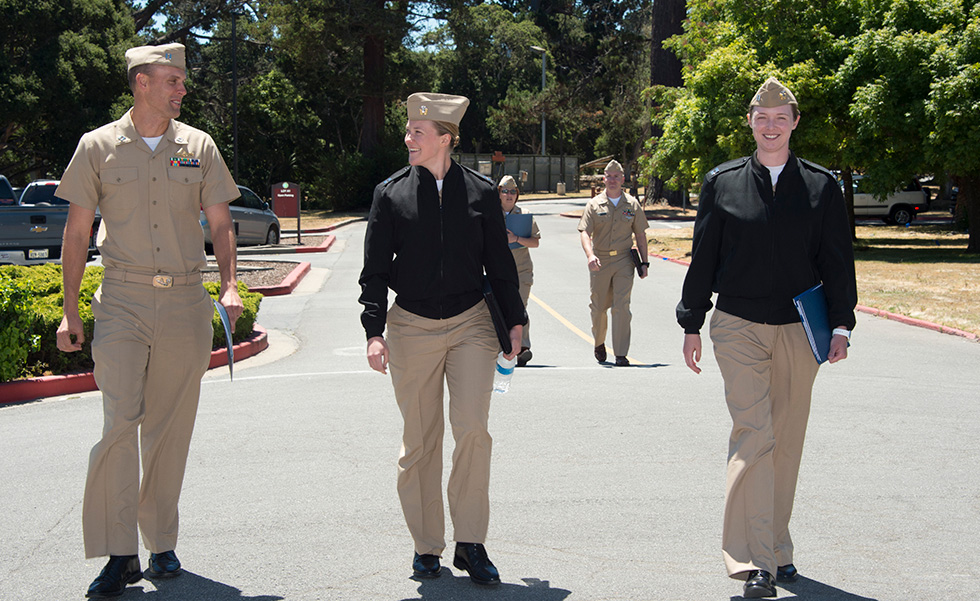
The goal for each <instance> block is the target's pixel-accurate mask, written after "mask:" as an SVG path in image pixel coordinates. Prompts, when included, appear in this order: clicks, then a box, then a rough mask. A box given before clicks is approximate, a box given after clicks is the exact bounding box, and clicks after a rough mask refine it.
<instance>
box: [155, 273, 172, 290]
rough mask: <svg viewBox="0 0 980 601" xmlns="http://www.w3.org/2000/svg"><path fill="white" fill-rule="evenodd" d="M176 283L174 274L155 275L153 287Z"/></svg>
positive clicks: (168, 286) (170, 285) (165, 286)
mask: <svg viewBox="0 0 980 601" xmlns="http://www.w3.org/2000/svg"><path fill="white" fill-rule="evenodd" d="M173 285H174V276H172V275H155V276H153V287H154V288H170V287H172V286H173Z"/></svg>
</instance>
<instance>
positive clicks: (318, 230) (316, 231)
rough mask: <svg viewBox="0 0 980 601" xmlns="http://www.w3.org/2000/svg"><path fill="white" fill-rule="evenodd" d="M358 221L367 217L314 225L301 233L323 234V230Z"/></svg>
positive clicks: (332, 229)
mask: <svg viewBox="0 0 980 601" xmlns="http://www.w3.org/2000/svg"><path fill="white" fill-rule="evenodd" d="M358 221H367V217H352V218H351V219H348V220H347V221H341V222H339V223H335V224H333V225H328V226H326V227H315V228H312V229H308V230H303V233H304V234H323V233H325V232H332V231H334V230H335V229H337V228H339V227H344V226H345V225H350V224H352V223H357V222H358ZM289 231H290V232H292V231H293V230H289Z"/></svg>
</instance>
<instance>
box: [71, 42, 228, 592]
mask: <svg viewBox="0 0 980 601" xmlns="http://www.w3.org/2000/svg"><path fill="white" fill-rule="evenodd" d="M126 63H127V69H128V71H129V84H130V88H131V89H132V91H133V100H134V103H133V108H132V109H131V110H129V111H128V112H127V113H126V114H125V115H123V117H122V118H121V119H119V120H118V121H115V122H113V123H109V124H108V125H104V126H102V127H100V128H98V129H96V130H94V131H91V132H89V133H87V134H85V135H84V136H82V139H81V140H80V141H79V143H78V148H77V149H76V150H75V155H74V156H73V157H72V160H71V163H70V164H69V165H68V169H67V170H66V171H65V173H64V175H63V176H62V179H61V184H60V185H59V187H58V190H57V194H58V196H59V197H61V198H64V199H66V200H68V201H69V202H70V203H71V206H70V208H69V211H68V224H67V226H66V227H65V234H64V247H63V251H62V264H63V270H64V291H65V300H64V318H63V319H62V322H61V326H60V327H59V328H58V348H60V349H61V350H63V351H65V352H72V351H76V350H79V349H80V348H81V345H82V343H83V342H84V341H85V334H84V331H83V329H82V321H81V319H80V317H79V312H78V303H79V298H78V296H79V288H80V286H81V281H82V275H83V272H84V269H85V260H86V252H87V247H88V238H89V232H90V230H91V227H92V222H93V218H94V216H95V210H96V209H99V211H100V212H101V214H102V227H101V228H100V231H99V236H98V246H99V251H100V252H101V254H102V263H103V265H104V266H105V276H104V278H103V282H102V285H101V286H100V287H99V289H98V291H97V292H96V293H95V297H94V299H93V300H92V312H93V314H94V315H95V335H94V338H93V340H92V355H93V358H94V359H95V381H96V383H97V384H98V386H99V389H100V390H101V391H102V398H103V411H104V415H105V424H104V428H103V432H102V440H101V441H100V442H99V443H98V444H97V445H95V447H94V448H93V449H92V453H91V455H90V457H89V471H88V479H87V481H86V485H85V501H84V506H83V509H82V526H83V532H84V537H85V555H86V557H100V556H105V555H108V556H109V562H108V563H107V564H106V566H105V568H104V569H103V570H102V573H101V574H99V577H98V578H96V579H95V581H94V582H93V583H92V585H91V586H90V587H89V589H88V592H87V594H86V596H88V597H114V596H118V595H121V594H122V593H123V590H124V589H125V586H126V585H127V584H131V583H134V582H137V581H138V580H140V578H141V577H142V576H143V574H142V571H141V568H140V560H139V556H138V554H137V552H138V546H139V541H138V535H137V524H138V528H139V530H140V531H141V532H142V536H143V544H144V546H145V547H146V548H147V549H148V550H149V551H150V553H151V554H150V561H149V569H148V570H147V576H148V577H159V578H164V577H170V576H176V575H178V574H179V573H180V571H181V567H180V561H178V559H177V556H176V555H175V554H174V548H175V547H176V544H177V530H178V512H177V503H178V499H179V498H180V489H181V484H182V482H183V477H184V468H185V465H186V462H187V451H188V447H189V445H190V439H191V432H192V431H193V428H194V420H195V417H196V415H197V404H198V398H199V396H200V390H201V387H200V383H201V377H202V376H203V375H204V372H205V371H206V370H207V367H208V362H209V357H210V352H211V339H212V330H211V317H212V315H213V311H214V308H213V306H212V302H211V297H210V296H209V295H208V293H207V291H206V290H205V289H204V286H203V285H202V283H201V268H203V267H204V266H205V265H206V259H205V255H204V234H203V231H202V229H201V225H200V221H199V215H200V210H201V208H202V207H203V209H204V212H205V215H206V216H207V219H208V221H209V222H210V226H211V232H212V239H213V246H214V253H215V257H216V258H217V261H218V266H219V269H220V273H221V293H220V302H221V304H222V305H223V306H224V307H225V308H226V309H227V311H228V316H229V319H230V321H231V323H232V324H234V323H235V321H236V320H237V319H238V317H239V315H241V312H242V301H241V299H240V298H239V296H238V288H237V282H236V279H235V270H236V265H235V262H236V261H235V235H234V230H233V228H232V221H231V214H230V212H229V210H228V204H227V203H228V202H230V201H232V200H234V199H235V198H237V197H238V196H239V193H238V189H237V188H236V186H235V182H234V180H233V179H232V177H231V174H230V173H229V172H228V168H227V167H226V166H225V163H224V161H223V160H222V159H221V155H220V154H219V153H218V149H217V147H216V146H215V144H214V142H213V141H212V139H211V137H210V136H208V135H207V134H205V133H204V132H202V131H200V130H197V129H194V128H192V127H189V126H187V125H185V124H183V123H180V122H178V121H175V120H174V119H176V117H178V116H179V115H180V105H181V101H182V99H183V97H184V95H185V94H186V93H187V90H186V89H185V87H184V79H185V68H184V47H183V46H182V45H181V44H167V45H163V46H142V47H138V48H131V49H130V50H128V51H127V52H126ZM137 431H139V439H138V440H137ZM141 451H142V467H143V480H142V483H139V474H140V457H141ZM138 485H139V486H138Z"/></svg>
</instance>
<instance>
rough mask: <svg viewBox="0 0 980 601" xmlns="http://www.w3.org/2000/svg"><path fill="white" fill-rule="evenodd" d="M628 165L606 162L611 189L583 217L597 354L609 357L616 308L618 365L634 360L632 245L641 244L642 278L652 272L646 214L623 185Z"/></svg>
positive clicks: (580, 226) (600, 357)
mask: <svg viewBox="0 0 980 601" xmlns="http://www.w3.org/2000/svg"><path fill="white" fill-rule="evenodd" d="M624 179H625V178H624V175H623V167H622V165H620V164H619V162H617V161H610V162H609V164H608V165H606V169H605V177H604V181H605V183H606V189H605V190H604V191H603V192H601V193H600V194H598V195H596V196H595V198H593V199H591V200H589V203H588V204H587V205H585V212H584V213H583V214H582V219H581V221H579V223H578V231H579V232H581V238H582V249H583V250H584V251H585V256H586V258H587V259H588V262H589V271H590V273H589V284H590V288H591V290H592V302H591V303H590V304H589V309H591V311H592V337H593V339H594V340H595V358H596V361H598V362H599V363H602V362H604V361H605V360H606V311H608V310H609V309H610V308H611V309H612V339H613V353H614V354H615V355H616V365H618V366H626V365H629V364H630V363H629V359H627V358H626V354H627V353H628V352H629V349H630V320H631V319H632V314H631V313H630V295H631V294H632V292H633V274H634V273H635V270H636V265H635V264H634V263H633V258H632V257H631V256H630V248H631V247H632V246H633V240H634V238H635V239H636V248H637V251H638V252H639V255H640V260H641V261H642V267H641V269H642V273H641V274H640V278H641V279H642V278H645V277H647V269H648V268H649V266H650V263H649V261H647V235H646V229H647V218H646V215H645V214H644V213H643V208H642V207H640V203H639V202H637V200H636V199H635V198H633V197H632V196H630V195H629V194H627V193H626V192H625V191H623V181H624Z"/></svg>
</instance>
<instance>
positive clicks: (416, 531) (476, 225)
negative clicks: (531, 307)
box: [359, 92, 526, 584]
mask: <svg viewBox="0 0 980 601" xmlns="http://www.w3.org/2000/svg"><path fill="white" fill-rule="evenodd" d="M468 105H469V100H468V99H466V98H465V97H463V96H452V95H449V94H434V93H428V92H425V93H416V94H412V95H411V96H409V97H408V123H407V124H406V126H405V145H406V146H407V147H408V162H409V166H408V167H405V168H404V169H402V170H401V171H398V172H397V173H395V174H394V175H392V176H391V177H389V178H388V179H386V180H385V181H383V182H381V183H380V184H378V186H377V187H376V188H375V190H374V201H373V202H372V204H371V213H370V215H369V217H368V223H367V233H366V234H365V238H364V268H363V269H362V270H361V276H360V279H359V283H360V285H361V296H360V299H359V302H360V303H361V304H362V305H364V310H363V312H362V313H361V323H362V324H363V326H364V330H365V332H366V334H367V359H368V363H369V364H370V366H371V368H372V369H374V370H376V371H378V372H381V373H383V374H384V373H387V368H388V367H390V368H391V381H392V384H393V385H394V388H395V400H396V401H397V403H398V408H399V409H400V410H401V413H402V417H403V418H404V421H405V429H404V433H403V436H402V450H401V456H400V457H399V459H398V496H399V498H400V499H401V504H402V510H403V512H404V514H405V520H406V522H407V523H408V529H409V531H410V532H411V534H412V538H413V540H414V542H415V556H414V559H413V561H412V570H413V572H414V575H415V576H416V577H418V578H436V577H438V576H439V575H440V573H441V569H442V568H441V566H440V563H439V559H440V556H441V555H442V552H443V550H444V549H445V547H446V538H445V518H444V515H443V500H442V439H443V430H444V424H443V386H444V383H445V384H448V386H449V421H450V424H451V425H452V432H453V438H454V439H455V441H456V449H455V451H454V452H453V469H452V473H451V474H450V476H449V485H448V492H449V513H450V517H451V518H452V522H453V527H454V529H455V532H454V538H455V540H456V550H455V554H454V557H453V565H454V566H456V567H457V568H459V569H461V570H466V571H467V572H469V575H470V579H471V580H472V581H473V582H475V583H477V584H498V583H499V582H500V575H499V574H498V572H497V568H496V567H495V566H494V565H493V563H492V562H491V561H490V559H489V558H488V557H487V552H486V549H485V548H484V542H485V540H486V536H487V528H488V524H489V518H490V515H489V512H490V496H489V492H488V491H489V487H490V447H491V438H490V434H489V432H488V431H487V422H488V419H489V413H490V395H491V391H492V389H493V374H494V364H495V361H496V357H497V352H498V349H499V347H500V343H499V342H498V337H497V334H496V331H495V329H494V325H493V322H492V318H491V315H490V311H489V309H488V307H487V304H486V302H484V296H483V277H484V270H486V275H487V277H488V279H489V282H490V284H491V286H492V288H493V294H494V296H495V297H496V298H497V299H498V301H499V304H500V309H501V311H502V313H503V317H504V321H505V324H506V327H508V328H509V335H510V347H511V348H509V349H504V352H505V353H506V356H507V358H509V359H510V358H513V357H514V355H516V354H517V352H518V351H519V350H520V346H521V335H522V331H521V330H522V326H523V324H524V322H525V321H526V315H525V312H524V305H523V304H522V303H521V295H520V292H519V289H518V278H517V268H516V267H515V265H514V258H513V256H512V255H511V253H510V250H509V249H508V248H507V232H506V230H505V229H504V216H503V213H501V211H500V201H499V200H498V197H497V192H496V190H494V186H493V183H492V182H490V181H489V180H488V179H486V178H484V177H483V176H482V175H480V174H478V173H477V172H475V171H473V170H472V169H468V168H466V167H462V166H460V165H459V163H457V162H455V161H453V160H452V158H451V153H452V151H453V148H454V147H455V146H456V145H457V144H458V143H459V121H460V119H462V118H463V113H464V112H465V111H466V107H467V106H468ZM389 288H391V289H392V290H394V291H395V294H396V296H395V302H394V304H393V305H392V306H391V308H390V309H389V308H388V289H389ZM386 326H387V330H388V335H387V340H386V339H385V337H384V332H385V327H386Z"/></svg>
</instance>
